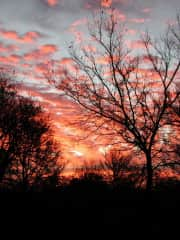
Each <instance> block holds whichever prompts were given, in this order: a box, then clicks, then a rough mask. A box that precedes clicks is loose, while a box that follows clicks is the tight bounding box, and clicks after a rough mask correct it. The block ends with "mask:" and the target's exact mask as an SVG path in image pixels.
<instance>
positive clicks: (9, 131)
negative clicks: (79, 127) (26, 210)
mask: <svg viewBox="0 0 180 240" xmlns="http://www.w3.org/2000/svg"><path fill="white" fill-rule="evenodd" d="M0 98H1V101H0V105H1V106H0V107H1V112H0V181H1V182H2V181H3V180H4V181H5V180H6V181H7V180H8V184H9V183H10V182H9V181H11V183H12V182H16V183H19V184H20V185H21V187H22V189H23V190H28V189H29V188H30V187H31V186H32V185H33V184H35V185H37V186H38V184H39V183H40V182H42V181H43V179H47V178H49V177H50V176H55V175H58V174H60V173H61V172H62V171H63V169H64V166H65V165H64V163H63V162H62V160H60V150H59V149H58V146H57V144H56V143H55V142H54V140H53V137H52V130H51V128H50V125H49V120H48V117H46V116H45V114H44V112H43V109H42V108H41V106H39V105H38V104H35V102H33V101H32V100H30V99H28V98H24V97H22V96H19V95H18V94H17V92H16V91H15V88H14V87H12V85H11V84H10V81H9V79H8V78H6V76H5V75H1V79H0Z"/></svg>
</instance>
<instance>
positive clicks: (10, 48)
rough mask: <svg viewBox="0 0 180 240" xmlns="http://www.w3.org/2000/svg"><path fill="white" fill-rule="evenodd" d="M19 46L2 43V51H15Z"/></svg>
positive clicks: (0, 49)
mask: <svg viewBox="0 0 180 240" xmlns="http://www.w3.org/2000/svg"><path fill="white" fill-rule="evenodd" d="M18 49H19V48H18V47H17V46H15V45H10V44H9V45H4V44H3V43H0V52H1V53H2V52H5V53H7V52H11V53H12V52H13V51H17V50H18Z"/></svg>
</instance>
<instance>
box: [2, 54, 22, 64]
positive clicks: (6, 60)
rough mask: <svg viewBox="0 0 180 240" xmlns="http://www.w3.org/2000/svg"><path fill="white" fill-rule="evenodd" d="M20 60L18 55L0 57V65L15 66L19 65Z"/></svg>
mask: <svg viewBox="0 0 180 240" xmlns="http://www.w3.org/2000/svg"><path fill="white" fill-rule="evenodd" d="M20 60H21V56H19V55H15V54H12V55H9V56H0V62H1V64H7V65H15V64H17V63H19V62H20Z"/></svg>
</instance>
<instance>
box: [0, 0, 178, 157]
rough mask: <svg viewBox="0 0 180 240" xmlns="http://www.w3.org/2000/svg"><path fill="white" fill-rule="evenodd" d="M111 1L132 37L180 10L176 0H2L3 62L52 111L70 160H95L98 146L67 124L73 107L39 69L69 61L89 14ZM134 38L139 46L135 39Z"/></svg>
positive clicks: (83, 34) (0, 46) (25, 92)
mask: <svg viewBox="0 0 180 240" xmlns="http://www.w3.org/2000/svg"><path fill="white" fill-rule="evenodd" d="M111 5H112V6H113V7H114V8H115V9H116V11H117V13H118V14H119V17H120V19H121V21H122V22H125V23H126V24H127V26H128V29H129V30H128V31H129V32H128V33H129V36H130V38H131V37H132V38H135V37H136V34H139V33H142V32H143V31H144V30H146V29H147V28H148V29H149V30H150V32H151V33H153V34H154V35H157V34H160V33H161V32H162V31H163V29H164V28H165V27H166V26H167V24H168V23H173V20H174V19H175V16H176V13H177V12H178V10H180V2H179V0H171V1H169V0H109V1H108V0H102V1H100V0H0V63H1V66H7V65H8V66H9V65H10V66H12V67H13V69H15V70H16V75H17V77H16V78H17V81H19V82H21V83H22V84H21V88H20V91H21V94H23V95H24V96H28V95H30V96H32V97H34V98H35V99H37V100H38V101H40V102H41V103H42V104H43V106H44V107H45V109H46V110H47V111H48V112H50V114H51V118H52V120H53V124H55V128H56V137H57V138H59V141H60V142H61V143H62V145H63V148H64V150H65V156H66V158H69V159H70V158H73V161H74V162H76V161H79V159H82V161H83V160H84V159H88V160H89V159H90V160H95V159H97V158H98V157H100V156H101V155H102V152H103V151H102V147H100V146H93V143H94V141H93V137H92V138H91V139H88V140H86V141H85V142H83V143H78V141H77V136H78V135H79V134H82V135H83V133H82V130H81V128H77V127H76V128H72V127H69V123H68V120H70V119H72V118H74V117H75V116H76V109H77V106H76V105H75V104H74V103H72V102H71V101H70V100H67V99H66V98H64V97H60V96H59V92H58V91H57V90H56V89H54V88H53V87H52V86H50V85H49V83H48V82H47V81H46V80H45V78H44V75H43V73H44V71H45V69H46V67H47V64H50V62H52V61H54V62H55V63H56V64H57V63H58V64H70V63H71V59H70V56H69V55H68V51H67V49H68V46H69V44H70V43H71V42H77V43H81V41H83V40H84V39H85V38H86V35H87V22H88V19H91V15H92V13H93V12H94V11H95V10H97V9H98V8H99V7H104V8H107V7H109V6H111ZM133 43H134V45H132V46H134V47H136V48H137V47H140V46H138V41H135V40H134V42H133Z"/></svg>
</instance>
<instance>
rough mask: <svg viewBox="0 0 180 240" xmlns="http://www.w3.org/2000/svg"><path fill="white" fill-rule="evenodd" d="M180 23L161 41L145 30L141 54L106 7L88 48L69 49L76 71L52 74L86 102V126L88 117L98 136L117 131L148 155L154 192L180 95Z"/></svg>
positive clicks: (148, 176) (149, 182)
mask: <svg viewBox="0 0 180 240" xmlns="http://www.w3.org/2000/svg"><path fill="white" fill-rule="evenodd" d="M178 19H179V18H178ZM179 27H180V21H177V27H173V26H172V27H169V28H168V29H167V31H166V33H165V35H164V36H162V37H161V38H160V39H159V40H154V39H153V37H151V36H150V34H148V33H147V34H145V35H144V36H143V37H142V39H141V42H140V43H141V45H142V49H141V51H140V52H138V51H137V49H135V50H134V49H130V48H128V47H127V44H126V33H127V30H126V28H125V27H123V26H122V24H121V23H120V21H119V19H118V15H116V12H115V11H113V10H112V11H110V10H109V9H108V11H107V12H105V11H100V12H99V14H97V15H96V16H95V17H94V20H93V22H92V24H90V25H89V33H90V39H91V41H90V42H88V48H87V44H86V46H83V45H82V44H81V45H80V46H79V47H78V46H76V45H74V46H72V47H71V48H70V49H69V50H70V54H71V57H72V59H73V60H74V66H73V67H74V68H73V69H74V71H71V72H70V71H68V69H64V74H62V72H63V71H61V74H60V75H59V74H58V73H56V72H54V75H53V74H52V75H51V76H50V75H49V80H50V81H52V82H53V83H55V85H56V86H57V88H59V89H61V90H62V91H63V92H64V93H65V95H66V96H68V97H70V98H72V99H73V100H74V101H75V102H76V103H78V104H79V106H81V111H82V112H81V113H83V114H82V115H81V116H82V119H81V120H80V122H81V126H82V124H83V121H84V123H85V124H86V125H87V126H89V127H90V128H91V129H93V131H94V132H96V134H98V133H99V134H102V135H103V134H105V133H108V135H110V134H111V136H112V138H113V137H114V138H116V139H117V138H118V139H119V143H120V144H121V145H122V144H123V145H126V147H127V149H130V148H131V149H132V150H133V151H134V150H137V151H139V152H140V153H142V155H141V156H140V161H141V162H142V165H144V164H145V165H146V171H144V175H145V176H146V189H147V191H148V192H149V191H151V189H152V187H153V168H154V164H155V163H156V155H157V154H158V152H161V149H162V146H160V144H159V143H160V139H161V135H162V133H163V131H164V130H163V129H164V127H166V126H167V125H171V124H172V122H171V123H169V122H168V117H169V118H170V116H171V110H170V109H171V107H172V106H175V105H176V103H177V101H178V99H179V95H180V93H179V91H178V92H176V91H174V90H173V89H174V85H175V83H176V82H177V81H178V74H179V72H180V54H179V53H180V48H179V46H180V35H179ZM90 49H96V51H95V50H94V51H93V50H90ZM143 156H144V157H143Z"/></svg>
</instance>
